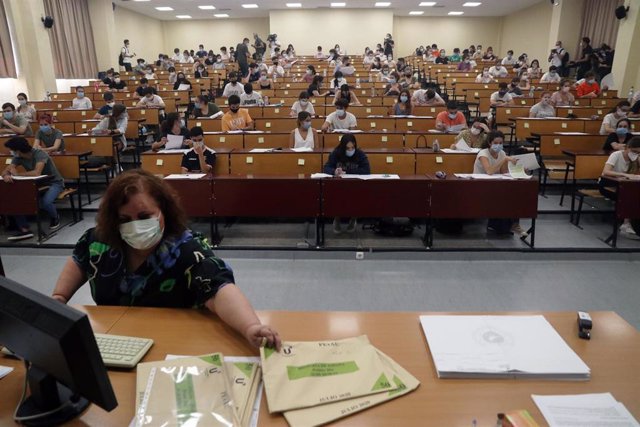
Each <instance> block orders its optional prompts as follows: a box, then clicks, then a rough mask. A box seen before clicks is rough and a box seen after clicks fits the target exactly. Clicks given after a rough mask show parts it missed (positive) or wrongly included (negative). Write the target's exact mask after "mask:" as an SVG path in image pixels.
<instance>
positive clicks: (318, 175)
mask: <svg viewBox="0 0 640 427" xmlns="http://www.w3.org/2000/svg"><path fill="white" fill-rule="evenodd" d="M311 178H312V179H322V178H333V175H329V174H328V173H322V172H320V173H312V174H311Z"/></svg>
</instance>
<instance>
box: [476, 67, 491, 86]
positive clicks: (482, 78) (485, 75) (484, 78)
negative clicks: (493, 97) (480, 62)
mask: <svg viewBox="0 0 640 427" xmlns="http://www.w3.org/2000/svg"><path fill="white" fill-rule="evenodd" d="M494 81H495V80H494V79H493V76H492V75H491V73H490V72H489V69H488V68H485V69H483V70H482V73H480V74H478V75H477V76H476V83H484V84H487V83H493V82H494Z"/></svg>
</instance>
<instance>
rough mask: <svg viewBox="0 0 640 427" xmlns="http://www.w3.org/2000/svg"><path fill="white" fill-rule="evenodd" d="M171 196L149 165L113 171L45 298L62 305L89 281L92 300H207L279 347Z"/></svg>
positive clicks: (251, 337) (254, 340)
mask: <svg viewBox="0 0 640 427" xmlns="http://www.w3.org/2000/svg"><path fill="white" fill-rule="evenodd" d="M176 199H177V197H176V195H175V194H174V192H173V191H172V190H171V188H170V186H169V185H168V184H166V182H165V181H163V180H162V179H160V178H158V177H155V176H153V175H152V174H150V173H149V172H146V171H144V170H141V169H136V170H130V171H127V172H124V173H122V174H120V175H118V177H116V178H115V179H114V180H113V182H112V183H111V184H110V185H109V187H108V188H107V191H106V193H105V195H104V196H103V198H102V203H101V204H100V208H99V209H98V215H97V217H96V227H95V228H91V229H89V230H87V231H86V232H85V233H84V235H83V236H82V237H81V238H80V240H78V242H77V243H76V246H75V249H74V251H73V255H72V256H71V257H70V258H68V259H67V261H66V263H65V265H64V267H63V269H62V272H61V273H60V276H59V278H58V281H57V283H56V285H55V289H54V290H53V294H52V297H53V298H54V299H56V300H58V301H60V302H62V303H63V304H66V303H67V302H68V301H69V300H70V299H71V297H73V295H74V294H75V293H76V291H77V290H78V289H79V288H80V287H81V286H82V285H83V284H84V283H85V282H86V281H87V280H88V281H89V283H90V285H91V289H92V296H93V299H94V301H95V302H96V304H98V305H119V306H146V307H172V308H183V309H191V308H205V307H206V308H207V309H208V310H209V311H211V312H212V313H215V314H216V315H217V316H218V317H220V319H222V321H223V322H225V323H226V324H228V325H229V326H231V328H233V329H234V330H235V331H237V332H238V333H239V334H240V335H241V336H243V337H244V338H245V339H246V340H247V341H248V342H249V343H250V344H251V345H252V346H254V347H256V348H257V347H259V346H260V344H261V342H262V341H263V339H264V338H266V342H267V345H269V346H272V347H275V348H276V349H279V348H280V337H279V336H278V333H277V332H276V331H275V330H274V329H273V328H271V327H269V326H266V325H263V324H262V323H261V322H260V319H258V317H257V316H256V314H255V312H254V310H253V307H252V306H251V303H250V302H249V301H248V300H247V299H246V297H245V296H244V295H243V294H242V291H240V289H239V288H238V287H237V286H236V285H235V279H234V274H233V270H232V269H231V267H230V266H229V265H228V264H227V263H225V262H224V261H223V260H221V259H220V258H217V257H216V256H215V255H214V253H213V251H212V250H211V247H210V246H209V244H208V243H207V241H206V239H205V238H204V237H202V236H201V235H200V234H199V233H196V232H193V231H191V230H190V229H189V228H187V218H186V216H185V213H184V212H183V211H182V209H181V208H180V206H179V205H178V203H176ZM212 320H213V319H212ZM185 339H188V338H187V337H185Z"/></svg>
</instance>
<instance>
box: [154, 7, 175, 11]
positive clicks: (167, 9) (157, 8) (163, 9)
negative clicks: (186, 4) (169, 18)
mask: <svg viewBox="0 0 640 427" xmlns="http://www.w3.org/2000/svg"><path fill="white" fill-rule="evenodd" d="M156 10H159V11H160V12H168V11H170V10H173V8H172V7H169V6H160V7H156Z"/></svg>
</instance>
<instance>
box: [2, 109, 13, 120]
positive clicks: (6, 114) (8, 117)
mask: <svg viewBox="0 0 640 427" xmlns="http://www.w3.org/2000/svg"><path fill="white" fill-rule="evenodd" d="M4 118H5V119H6V120H11V119H13V111H5V112H4Z"/></svg>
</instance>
